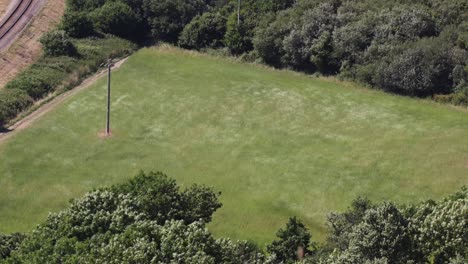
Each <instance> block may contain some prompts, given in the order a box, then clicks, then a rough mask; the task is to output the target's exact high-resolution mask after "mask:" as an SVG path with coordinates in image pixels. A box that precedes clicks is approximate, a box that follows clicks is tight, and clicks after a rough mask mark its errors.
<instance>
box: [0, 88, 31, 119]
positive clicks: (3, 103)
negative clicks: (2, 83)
mask: <svg viewBox="0 0 468 264" xmlns="http://www.w3.org/2000/svg"><path fill="white" fill-rule="evenodd" d="M32 103H33V100H32V98H31V97H30V96H29V95H28V94H27V93H26V92H25V91H22V90H19V89H4V90H1V91H0V128H1V127H3V126H5V125H6V123H7V122H8V121H9V120H11V119H12V118H14V117H15V116H16V115H18V114H19V113H20V112H21V111H23V110H25V109H26V108H27V107H28V106H30V105H31V104H32Z"/></svg>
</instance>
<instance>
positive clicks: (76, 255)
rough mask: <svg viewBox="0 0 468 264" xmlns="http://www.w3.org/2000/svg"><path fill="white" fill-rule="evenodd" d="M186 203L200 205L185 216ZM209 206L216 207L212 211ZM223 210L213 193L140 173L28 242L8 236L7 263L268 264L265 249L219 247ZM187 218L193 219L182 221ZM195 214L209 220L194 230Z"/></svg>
mask: <svg viewBox="0 0 468 264" xmlns="http://www.w3.org/2000/svg"><path fill="white" fill-rule="evenodd" d="M184 196H187V197H184ZM188 196H190V197H188ZM181 200H182V203H184V202H183V200H192V202H193V203H189V204H185V205H187V206H189V207H184V208H182V207H180V206H179V204H178V203H179V202H181ZM200 204H201V205H200ZM207 204H212V205H213V206H212V207H210V208H206V207H205V205H207ZM152 206H153V207H152ZM192 206H193V207H192ZM219 206H220V204H219V202H217V195H216V194H215V193H214V192H211V190H210V189H209V188H205V187H199V186H192V187H191V188H189V189H187V190H185V191H182V192H181V191H179V187H178V186H177V184H176V183H175V181H174V180H172V179H170V178H168V177H167V176H166V175H164V174H162V173H149V174H144V173H140V174H139V175H137V176H136V177H135V178H133V179H132V180H130V181H129V182H128V183H124V184H120V185H115V186H113V187H111V188H108V189H100V190H96V191H92V192H90V193H88V194H86V195H85V196H84V197H83V198H81V199H77V200H74V201H72V203H71V205H70V207H69V208H68V209H66V210H64V211H61V212H59V213H57V214H51V215H49V217H48V218H47V220H46V221H45V223H43V224H41V225H39V226H38V227H37V228H36V229H35V230H34V231H33V232H32V233H31V234H29V235H27V236H26V238H24V241H22V242H21V240H22V239H23V237H19V238H20V239H16V240H12V238H11V237H10V236H0V249H2V251H1V252H2V256H3V258H6V263H25V262H27V263H187V264H188V263H220V262H221V261H222V262H223V263H238V261H239V260H240V259H242V260H245V261H246V262H251V261H252V260H256V259H263V255H262V254H261V252H260V251H259V250H258V248H257V247H255V246H252V245H251V244H249V243H247V242H233V241H231V240H229V239H219V240H215V239H214V238H213V236H212V235H211V234H210V233H209V232H208V230H207V229H206V228H205V223H206V222H204V221H203V220H209V219H210V218H211V214H212V213H213V212H214V211H215V210H216V209H217V208H218V207H219ZM150 207H151V208H150ZM203 210H206V211H204V212H202V211H203ZM190 211H192V214H190V213H189V212H190ZM155 212H157V213H155ZM187 214H189V215H190V217H189V218H187V219H184V218H183V217H180V215H187ZM194 214H200V215H201V217H200V218H199V219H198V220H197V221H193V222H192V220H193V217H196V216H195V215H194ZM208 215H209V216H208ZM172 217H175V218H180V220H176V219H174V218H172ZM4 240H5V241H4ZM4 247H5V250H3V248H4ZM15 248H16V249H15ZM12 250H15V251H13V252H12ZM3 251H4V252H5V254H3ZM10 255H11V256H10Z"/></svg>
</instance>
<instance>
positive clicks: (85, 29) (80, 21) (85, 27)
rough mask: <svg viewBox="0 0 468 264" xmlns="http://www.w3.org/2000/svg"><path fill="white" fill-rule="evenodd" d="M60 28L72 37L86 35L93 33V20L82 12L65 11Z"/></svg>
mask: <svg viewBox="0 0 468 264" xmlns="http://www.w3.org/2000/svg"><path fill="white" fill-rule="evenodd" d="M60 29H62V30H64V31H65V32H67V34H68V35H69V36H71V37H74V38H82V37H87V36H90V35H92V34H93V33H94V28H93V22H92V21H91V19H89V18H88V16H87V15H86V14H85V13H84V12H66V13H65V14H64V16H63V18H62V22H61V24H60Z"/></svg>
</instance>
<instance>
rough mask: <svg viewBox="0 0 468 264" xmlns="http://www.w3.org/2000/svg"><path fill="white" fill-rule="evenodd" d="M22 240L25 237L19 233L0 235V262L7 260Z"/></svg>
mask: <svg viewBox="0 0 468 264" xmlns="http://www.w3.org/2000/svg"><path fill="white" fill-rule="evenodd" d="M24 238H25V235H24V234H21V233H14V234H11V235H4V234H0V260H2V259H6V258H9V257H10V254H11V252H12V251H14V250H16V248H17V247H18V245H19V244H21V242H22V241H23V240H24Z"/></svg>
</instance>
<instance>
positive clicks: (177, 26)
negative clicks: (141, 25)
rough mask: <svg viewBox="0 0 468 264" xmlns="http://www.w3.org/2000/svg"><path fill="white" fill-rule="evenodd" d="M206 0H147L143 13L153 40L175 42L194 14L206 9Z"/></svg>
mask: <svg viewBox="0 0 468 264" xmlns="http://www.w3.org/2000/svg"><path fill="white" fill-rule="evenodd" d="M210 2H211V1H207V0H192V1H185V0H148V2H147V4H146V5H145V14H146V15H147V20H148V22H149V27H150V30H151V35H152V37H153V39H154V40H155V41H168V42H171V43H176V42H177V40H178V38H179V34H180V32H182V30H183V29H184V27H185V25H187V24H188V23H189V22H190V21H191V20H192V19H193V18H194V17H195V16H197V15H199V14H201V13H203V12H204V11H206V10H207V8H208V6H209V4H210Z"/></svg>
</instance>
